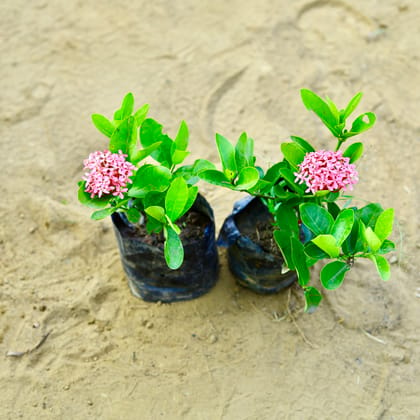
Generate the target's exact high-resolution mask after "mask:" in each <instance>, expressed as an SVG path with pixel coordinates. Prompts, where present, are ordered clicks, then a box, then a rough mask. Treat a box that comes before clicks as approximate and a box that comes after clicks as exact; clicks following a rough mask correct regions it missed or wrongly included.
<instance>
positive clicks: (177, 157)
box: [171, 149, 190, 165]
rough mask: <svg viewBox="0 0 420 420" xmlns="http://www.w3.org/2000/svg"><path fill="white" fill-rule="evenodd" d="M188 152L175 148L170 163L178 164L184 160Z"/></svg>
mask: <svg viewBox="0 0 420 420" xmlns="http://www.w3.org/2000/svg"><path fill="white" fill-rule="evenodd" d="M189 154H190V152H187V151H185V150H178V149H175V150H174V151H173V152H172V156H171V157H172V164H173V165H179V164H180V163H182V162H183V161H184V159H185V158H186V157H187V156H188V155H189Z"/></svg>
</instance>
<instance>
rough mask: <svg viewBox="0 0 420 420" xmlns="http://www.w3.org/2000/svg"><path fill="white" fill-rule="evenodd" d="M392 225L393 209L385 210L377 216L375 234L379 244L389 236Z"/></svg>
mask: <svg viewBox="0 0 420 420" xmlns="http://www.w3.org/2000/svg"><path fill="white" fill-rule="evenodd" d="M393 225H394V209H392V208H391V209H386V210H385V211H383V212H382V213H381V214H380V215H379V216H378V219H377V220H376V223H375V233H376V235H377V236H378V238H379V239H380V241H381V242H383V241H384V240H385V239H386V238H387V237H388V236H389V235H390V234H391V232H392V227H393Z"/></svg>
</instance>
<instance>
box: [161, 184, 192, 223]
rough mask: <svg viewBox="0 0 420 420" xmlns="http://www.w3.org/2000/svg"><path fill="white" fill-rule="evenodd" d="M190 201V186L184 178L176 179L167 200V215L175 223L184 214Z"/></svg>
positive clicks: (168, 192) (167, 194)
mask: <svg viewBox="0 0 420 420" xmlns="http://www.w3.org/2000/svg"><path fill="white" fill-rule="evenodd" d="M187 200H188V185H187V182H186V181H185V179H184V178H182V177H178V178H175V179H174V180H173V181H172V183H171V186H170V187H169V189H168V191H167V193H166V198H165V209H166V214H167V216H168V217H169V219H170V220H171V221H172V222H175V221H176V220H177V219H178V218H179V216H180V215H181V214H182V211H183V210H184V207H185V205H186V204H187Z"/></svg>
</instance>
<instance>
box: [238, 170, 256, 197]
mask: <svg viewBox="0 0 420 420" xmlns="http://www.w3.org/2000/svg"><path fill="white" fill-rule="evenodd" d="M259 179H260V174H259V172H258V170H257V169H256V168H252V167H246V168H243V169H241V171H240V172H239V176H238V180H237V181H236V185H235V189H236V190H241V191H245V190H248V189H249V188H252V187H253V186H254V185H255V184H256V183H257V182H258V181H259Z"/></svg>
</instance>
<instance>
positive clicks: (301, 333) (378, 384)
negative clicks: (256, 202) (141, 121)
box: [0, 0, 420, 420]
mask: <svg viewBox="0 0 420 420" xmlns="http://www.w3.org/2000/svg"><path fill="white" fill-rule="evenodd" d="M0 34H1V35H0V37H1V43H0V54H1V66H0V87H1V94H0V122H1V124H0V146H1V149H0V151H1V158H2V171H1V175H0V176H1V178H0V179H1V187H2V200H1V201H0V217H1V226H0V261H1V262H0V270H1V276H0V285H1V288H0V316H1V318H0V372H1V373H0V377H1V382H0V407H1V408H0V410H1V414H0V418H2V419H18V418H24V419H192V420H196V419H198V420H199V419H234V420H236V419H255V420H257V419H298V420H300V419H398V420H400V419H420V414H419V413H420V378H419V377H420V360H419V326H420V322H419V314H420V297H419V296H420V280H419V272H420V262H419V252H420V249H419V248H420V238H419V236H418V232H419V228H420V225H419V216H418V207H419V186H420V184H419V182H420V181H419V179H420V177H419V175H420V174H419V164H420V158H419V156H420V118H419V110H420V109H419V104H420V62H419V60H420V55H419V54H420V53H419V51H420V50H419V46H420V3H419V2H418V1H417V0H411V1H410V0H400V1H397V0H386V1H379V0H372V1H369V2H367V1H362V0H354V1H340V0H317V1H312V2H311V1H308V0H305V1H303V0H296V1H287V0H277V1H274V0H259V1H238V0H233V1H218V0H216V1H196V0H187V1H162V0H157V1H108V0H107V1H64V0H61V1H47V0H33V1H29V2H28V1H23V0H13V1H12V0H3V1H2V2H1V5H0ZM302 87H308V88H311V89H313V90H315V91H316V92H318V93H320V94H322V95H329V96H330V97H331V98H333V99H334V100H335V101H336V102H338V103H339V104H340V105H341V106H344V105H345V103H346V101H347V100H348V99H349V98H350V97H351V96H352V95H353V94H355V93H356V92H358V91H360V90H361V91H363V92H364V93H365V97H364V100H363V102H362V104H361V106H360V110H361V111H369V110H373V111H374V112H376V114H377V116H378V123H377V125H376V127H375V128H374V129H373V130H371V131H369V132H368V133H366V134H364V135H363V140H364V141H365V146H366V149H365V157H364V158H363V159H362V160H361V161H360V164H359V165H358V169H359V173H360V178H361V182H360V183H359V184H358V185H357V187H356V190H355V194H356V196H357V197H358V198H359V199H360V200H361V202H362V200H364V199H366V200H370V201H379V202H381V203H382V204H383V206H384V207H391V206H393V207H395V210H396V214H397V218H398V223H397V226H396V229H395V234H394V236H393V239H394V240H395V241H396V243H397V246H398V252H396V253H395V254H394V255H393V256H390V257H391V258H392V262H393V264H392V280H391V281H390V282H388V283H383V282H381V280H380V279H379V278H378V276H377V275H376V272H375V269H374V268H373V266H371V265H370V264H366V265H365V264H361V265H358V266H357V267H356V269H355V270H353V271H352V272H351V275H350V276H349V278H348V279H347V281H346V283H345V285H344V287H343V288H342V289H340V290H339V291H336V292H330V293H329V294H328V295H327V297H326V298H325V300H324V301H323V303H322V305H321V307H320V308H319V310H318V311H317V312H316V313H314V314H313V315H310V316H308V315H305V314H303V313H302V306H303V301H302V295H301V293H300V291H299V290H297V289H292V290H291V292H290V294H289V293H288V292H286V293H280V294H278V295H275V296H259V295H256V294H253V293H251V292H249V291H247V290H244V289H242V288H239V287H238V286H236V285H235V280H234V278H233V277H232V275H231V274H230V273H229V271H228V268H227V265H226V258H225V253H224V251H223V250H221V251H220V255H221V272H220V279H219V282H218V283H217V285H216V287H215V288H214V289H213V290H212V291H211V292H210V293H209V294H207V295H205V296H204V297H202V298H199V299H197V300H194V301H190V302H185V303H177V304H162V305H158V304H152V303H146V302H143V301H141V300H139V299H136V298H134V297H133V296H132V295H131V294H130V293H129V289H128V287H127V283H126V280H125V277H124V273H123V270H122V267H121V264H120V261H119V254H118V250H117V245H116V241H115V238H114V235H113V232H112V228H111V222H110V220H109V219H108V220H104V221H101V222H94V221H92V220H90V219H89V216H90V210H89V209H87V208H84V207H82V206H81V205H80V204H79V203H78V201H77V198H76V188H77V187H76V183H77V181H78V180H79V179H80V177H81V175H82V160H83V159H84V158H85V157H86V156H87V155H88V154H89V153H90V152H91V151H93V150H97V149H101V148H104V147H105V144H106V140H105V139H104V138H103V137H102V136H101V134H100V133H98V132H97V131H96V129H95V128H94V126H93V125H92V124H91V121H90V114H91V113H94V112H97V113H102V114H105V115H108V116H110V115H112V112H113V111H114V110H115V109H116V108H117V106H118V104H119V102H120V100H121V98H122V97H123V95H124V94H125V93H126V92H129V91H131V92H133V93H134V95H135V97H136V99H137V104H138V105H141V104H143V103H146V102H147V103H149V104H150V106H151V111H150V115H151V116H153V117H155V118H156V119H158V120H159V121H161V122H163V123H164V124H165V126H166V127H167V130H168V132H169V133H171V134H175V130H176V129H177V126H178V124H179V121H180V120H181V119H185V120H186V121H187V122H188V124H189V126H190V131H191V143H190V149H191V151H192V155H191V159H194V158H198V157H203V158H208V159H216V149H215V146H214V133H215V132H220V133H222V134H224V135H226V136H227V137H229V138H231V139H235V140H236V138H237V136H238V135H239V134H240V133H241V131H243V130H246V131H247V132H248V133H249V135H250V136H252V137H253V138H255V140H256V152H257V158H258V161H259V163H260V164H261V165H262V166H263V167H266V166H267V164H268V163H269V162H272V161H273V160H278V159H279V156H280V155H279V143H280V141H282V140H285V139H286V138H287V137H288V136H289V135H290V134H295V135H300V136H302V137H305V138H308V139H310V140H311V141H313V142H314V143H315V144H316V145H317V146H318V147H331V144H332V143H331V141H330V136H329V135H328V133H327V132H326V131H325V130H324V129H323V128H321V125H320V123H319V122H318V121H317V119H316V117H315V116H314V115H313V114H310V113H308V112H307V111H306V110H305V109H304V107H303V105H302V103H301V101H300V97H299V89H300V88H302ZM200 190H201V192H202V193H203V194H205V195H206V197H207V199H208V200H209V201H210V203H211V204H212V206H213V208H214V211H215V214H216V221H217V226H218V227H220V226H221V224H222V222H223V219H224V217H225V216H226V215H227V214H228V213H229V211H230V209H231V207H232V203H233V202H234V201H235V200H236V199H238V198H239V197H240V194H236V193H233V192H232V193H227V192H226V191H224V190H220V191H219V190H216V189H215V188H213V187H212V186H209V185H205V184H200ZM318 270H319V268H318ZM314 277H315V275H314ZM288 308H289V311H290V313H289V311H288ZM290 314H292V317H291V316H290ZM48 333H50V334H49V336H48V337H47V338H46V340H45V341H44V342H43V343H42V345H41V346H40V347H39V348H38V349H36V350H34V351H33V352H31V353H30V354H26V355H24V356H22V357H6V352H8V351H25V350H27V349H32V348H34V347H35V346H36V345H37V343H39V342H40V340H41V338H42V337H43V336H45V334H48Z"/></svg>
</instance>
